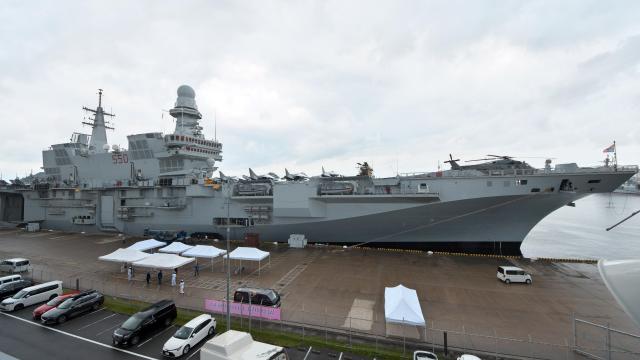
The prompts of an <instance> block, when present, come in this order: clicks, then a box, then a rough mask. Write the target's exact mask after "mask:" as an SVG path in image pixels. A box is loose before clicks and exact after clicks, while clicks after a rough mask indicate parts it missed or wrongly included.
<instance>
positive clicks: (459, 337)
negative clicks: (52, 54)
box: [31, 267, 640, 360]
mask: <svg viewBox="0 0 640 360" xmlns="http://www.w3.org/2000/svg"><path fill="white" fill-rule="evenodd" d="M123 271H124V270H123ZM95 275H96V274H89V273H88V274H67V275H63V274H60V273H58V272H56V271H54V270H52V269H49V268H47V267H35V268H34V269H33V270H32V273H31V276H32V278H33V280H34V281H37V282H44V281H51V280H62V281H63V283H64V286H65V287H67V288H70V289H79V290H87V289H95V290H97V291H100V292H102V293H104V294H105V295H109V296H113V297H118V298H122V299H128V300H135V301H142V302H146V303H151V302H155V301H158V300H161V299H166V298H168V297H169V298H172V299H174V300H175V302H176V304H177V305H178V307H180V308H184V309H190V310H195V311H205V308H204V307H205V300H206V299H215V298H216V294H218V298H221V297H223V296H220V294H221V293H222V292H223V291H222V287H216V288H215V291H214V290H210V291H209V290H207V291H205V290H202V289H199V290H202V291H195V290H198V289H195V288H194V289H188V290H187V294H186V295H181V294H179V292H178V289H177V287H171V286H170V284H169V281H167V280H168V279H166V278H165V280H164V283H163V284H162V285H158V282H157V280H156V278H155V277H154V278H153V279H152V281H151V282H150V283H149V284H147V282H146V281H145V280H146V279H145V275H146V272H141V273H137V274H135V280H134V281H127V277H126V274H125V273H120V274H115V276H114V274H110V275H106V276H95ZM103 275H104V274H103ZM234 286H238V284H237V281H234ZM225 288H226V287H225ZM233 290H234V288H232V293H233ZM369 310H370V311H367V310H366V309H362V310H359V311H354V310H353V309H351V310H350V311H349V310H346V311H343V312H341V313H343V315H338V314H336V313H335V312H331V311H328V310H327V308H324V309H316V308H311V307H310V305H307V306H306V307H305V304H293V303H288V302H287V299H286V298H285V299H284V300H283V302H282V320H279V321H273V320H265V319H261V318H253V317H251V316H250V315H248V314H243V315H233V322H234V326H238V327H240V328H242V329H244V330H246V331H250V332H256V331H278V332H281V333H286V334H289V335H290V336H291V337H293V338H295V339H297V341H299V342H300V343H301V344H302V343H315V344H323V343H324V344H326V345H330V346H332V347H338V348H343V349H344V350H345V351H349V350H350V349H353V348H357V347H358V346H359V345H361V344H367V346H368V348H369V349H370V348H373V349H374V352H376V353H377V352H378V351H380V352H382V351H383V350H385V349H395V350H396V351H398V352H401V353H404V354H405V355H406V356H407V358H410V354H411V353H412V352H413V351H414V350H416V349H427V350H429V349H432V350H437V351H440V352H442V351H444V350H445V349H446V350H447V351H452V352H472V353H477V354H481V356H482V358H483V359H504V358H514V359H553V360H574V359H576V360H577V359H584V358H585V356H588V357H592V358H594V359H606V360H626V359H640V336H637V335H633V334H629V333H625V332H622V331H619V330H615V329H611V328H608V327H607V326H603V325H598V324H595V323H590V322H588V321H584V320H578V319H573V324H574V338H573V341H571V339H569V340H565V339H562V340H561V341H558V342H556V343H553V342H544V341H538V340H535V339H532V338H531V337H529V338H509V337H504V336H498V335H496V334H495V332H494V333H493V334H487V333H481V332H479V331H469V330H465V328H464V327H462V329H454V328H453V326H447V325H448V324H447V323H446V322H443V321H439V320H437V319H436V320H434V319H426V320H427V326H426V327H416V326H409V325H393V324H388V323H386V322H385V319H384V316H383V315H381V314H378V313H377V312H375V311H373V309H369ZM219 318H220V319H221V320H222V319H223V318H224V317H223V316H220V317H219Z"/></svg>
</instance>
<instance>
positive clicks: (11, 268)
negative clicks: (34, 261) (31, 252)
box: [0, 258, 31, 273]
mask: <svg viewBox="0 0 640 360" xmlns="http://www.w3.org/2000/svg"><path fill="white" fill-rule="evenodd" d="M30 270H31V264H30V263H29V259H23V258H15V259H6V260H2V262H1V263H0V271H2V272H8V273H20V272H27V271H30Z"/></svg>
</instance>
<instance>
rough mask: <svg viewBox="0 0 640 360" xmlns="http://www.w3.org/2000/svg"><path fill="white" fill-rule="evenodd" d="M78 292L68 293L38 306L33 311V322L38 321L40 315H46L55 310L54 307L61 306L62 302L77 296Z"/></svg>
mask: <svg viewBox="0 0 640 360" xmlns="http://www.w3.org/2000/svg"><path fill="white" fill-rule="evenodd" d="M77 294H78V292H77V291H74V292H70V293H68V294H62V295H60V296H57V297H55V298H53V299H51V300H49V301H48V302H47V303H46V304H42V305H40V306H38V307H37V308H36V309H35V310H33V314H32V315H33V320H40V316H42V314H44V313H46V312H47V311H49V310H51V309H53V308H55V307H56V306H58V305H60V304H62V302H63V301H65V300H66V299H68V298H70V297H72V296H74V295H77Z"/></svg>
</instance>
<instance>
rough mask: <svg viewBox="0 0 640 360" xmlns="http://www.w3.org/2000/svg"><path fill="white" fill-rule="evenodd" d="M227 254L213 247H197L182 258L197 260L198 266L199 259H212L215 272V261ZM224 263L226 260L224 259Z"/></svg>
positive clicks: (185, 253) (184, 253) (183, 254)
mask: <svg viewBox="0 0 640 360" xmlns="http://www.w3.org/2000/svg"><path fill="white" fill-rule="evenodd" d="M161 251H162V250H161ZM226 253H227V252H226V251H225V250H220V249H218V248H217V247H215V246H211V245H196V246H194V247H192V248H191V249H189V250H187V251H185V252H183V253H182V256H188V257H193V258H196V264H197V263H198V258H206V259H211V270H213V259H215V258H217V257H218V256H220V255H224V254H226ZM223 261H224V259H223Z"/></svg>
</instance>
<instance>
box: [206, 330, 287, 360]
mask: <svg viewBox="0 0 640 360" xmlns="http://www.w3.org/2000/svg"><path fill="white" fill-rule="evenodd" d="M240 359H256V360H288V359H289V356H288V355H287V352H286V351H285V349H284V348H283V347H280V346H275V345H271V344H267V343H263V342H259V341H255V340H253V338H252V337H251V334H249V333H246V332H241V331H236V330H229V331H227V332H225V333H223V334H220V335H219V336H216V337H214V338H213V339H211V340H209V341H207V342H206V343H204V345H203V346H202V347H201V348H200V360H240Z"/></svg>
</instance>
